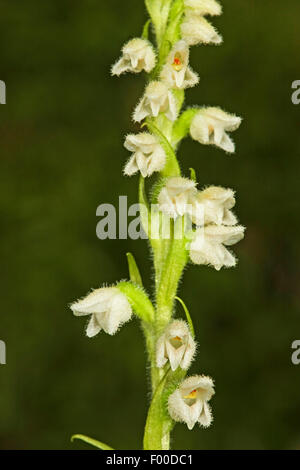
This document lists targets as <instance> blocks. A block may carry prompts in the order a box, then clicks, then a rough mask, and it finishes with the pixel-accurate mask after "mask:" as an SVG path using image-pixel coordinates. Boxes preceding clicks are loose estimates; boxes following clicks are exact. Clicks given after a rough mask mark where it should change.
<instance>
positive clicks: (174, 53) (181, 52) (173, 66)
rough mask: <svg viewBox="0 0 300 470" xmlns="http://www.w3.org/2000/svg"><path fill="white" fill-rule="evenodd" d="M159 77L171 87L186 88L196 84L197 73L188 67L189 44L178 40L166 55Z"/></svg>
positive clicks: (197, 79)
mask: <svg viewBox="0 0 300 470" xmlns="http://www.w3.org/2000/svg"><path fill="white" fill-rule="evenodd" d="M160 79H161V80H162V81H163V82H165V83H167V85H168V86H170V87H171V88H180V89H183V88H188V87H192V86H194V85H197V83H198V82H199V77H198V75H197V74H196V73H195V72H194V71H193V70H192V69H191V68H190V67H189V46H188V44H187V43H186V42H185V41H184V40H181V41H178V42H177V43H176V44H175V45H174V47H173V49H172V50H171V52H170V54H169V55H168V57H167V60H166V63H165V65H164V67H163V69H162V71H161V74H160Z"/></svg>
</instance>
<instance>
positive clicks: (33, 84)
mask: <svg viewBox="0 0 300 470" xmlns="http://www.w3.org/2000/svg"><path fill="white" fill-rule="evenodd" d="M223 5H224V15H223V16H221V17H220V18H216V19H214V20H213V22H214V24H215V25H216V26H217V27H218V29H219V30H220V32H221V33H222V34H223V36H224V40H225V42H224V45H223V46H222V47H197V48H193V50H192V54H191V62H192V65H193V67H194V69H195V70H196V71H197V72H199V74H200V76H201V82H200V86H198V87H197V88H195V89H193V90H191V91H188V93H187V104H209V105H220V106H222V107H223V108H224V109H226V110H227V111H231V112H235V113H236V114H238V115H241V116H243V117H244V122H243V125H242V127H241V129H240V130H239V131H238V132H236V133H235V135H234V139H235V141H236V144H237V153H236V155H234V156H227V155H225V154H224V153H222V152H221V151H219V150H217V149H215V148H208V147H203V146H200V145H198V144H197V143H195V142H193V141H191V140H186V141H185V142H184V143H183V145H182V146H181V148H180V159H181V163H182V168H183V171H184V173H185V174H186V175H188V169H189V167H194V168H195V169H196V171H197V175H198V179H199V181H200V186H201V185H207V184H219V185H224V186H228V187H233V188H235V189H236V191H237V208H236V210H237V213H238V215H239V217H240V220H241V222H242V223H243V224H244V225H246V226H247V234H246V238H245V240H244V241H243V242H241V243H240V244H239V245H238V246H237V248H236V250H235V251H236V253H237V254H238V257H239V260H240V261H239V265H238V267H237V269H235V270H223V271H221V272H219V273H218V272H216V271H214V270H212V269H210V268H206V267H196V266H193V267H190V269H189V270H188V271H187V272H186V273H185V277H184V282H183V283H182V285H181V288H180V295H181V297H182V298H183V299H184V300H185V301H186V303H187V305H188V306H189V308H190V311H191V314H192V316H193V319H194V322H195V327H196V331H197V336H198V340H199V343H200V347H199V355H198V357H197V360H196V361H195V363H194V364H193V367H192V371H191V372H193V373H196V372H200V373H206V374H209V375H211V376H212V377H214V378H215V381H216V391H217V393H216V396H215V398H214V400H213V410H214V416H215V422H214V425H213V426H212V427H211V428H210V429H208V430H201V429H195V430H194V431H193V432H189V431H188V430H187V428H186V427H185V426H183V425H178V426H177V427H176V429H175V432H174V434H173V447H174V448H176V449H186V448H188V449H205V448H207V449H214V448H220V449H229V448H230V449H232V448H234V449H241V448H258V449H267V448H268V449H276V448H285V449H289V448H299V447H300V366H298V367H297V366H294V365H292V363H291V352H292V350H291V343H292V341H293V340H295V339H300V315H299V306H300V297H299V294H300V291H299V277H300V268H299V256H300V253H299V228H300V224H299V171H300V158H299V157H300V151H299V148H300V147H299V144H300V142H299V130H300V127H299V125H300V105H299V106H298V107H297V106H294V105H293V104H292V103H291V83H292V81H293V80H296V79H300V71H299V47H300V38H299V16H300V3H299V0H287V1H285V2H281V1H278V0H277V1H275V0H263V1H262V0H243V1H241V0H223ZM0 7H1V17H0V44H1V51H0V62H1V76H0V79H2V80H4V81H5V82H6V84H7V104H6V105H5V106H4V105H2V106H0V152H1V153H0V160H1V173H0V178H1V198H0V205H1V244H0V253H1V268H2V269H1V284H0V285H1V297H0V298H1V313H0V338H1V339H3V340H5V341H6V343H7V365H5V366H0V447H1V448H3V449H10V448H17V449H40V448H43V449H54V448H57V449H70V448H86V446H85V445H83V444H80V443H74V444H70V436H71V434H73V433H76V432H81V433H85V434H88V435H91V436H94V437H97V438H99V439H101V440H104V441H106V442H107V443H109V444H110V445H112V446H113V447H116V448H121V449H132V448H138V447H141V441H142V433H143V425H144V421H145V416H146V409H147V398H146V397H147V396H148V385H147V376H146V373H145V356H144V344H143V338H142V335H141V334H140V329H139V326H138V325H137V322H135V321H132V322H131V323H130V324H128V325H127V326H126V327H124V328H123V329H122V330H121V331H120V333H119V334H118V335H116V336H115V337H114V338H112V337H109V336H107V335H105V334H101V335H99V336H98V337H96V338H95V339H94V340H90V339H87V338H86V337H85V336H84V334H83V329H84V324H85V323H84V321H81V320H80V319H75V318H72V315H71V312H70V310H69V309H68V307H67V306H68V304H69V303H70V302H71V301H73V300H75V299H76V298H78V297H80V296H82V295H84V294H85V293H87V291H88V290H89V289H90V288H91V287H98V286H100V285H101V284H102V283H104V282H107V283H113V282H114V281H115V280H118V279H122V278H126V277H127V266H126V257H125V253H126V252H127V251H132V252H133V253H134V254H135V256H136V259H137V261H138V263H139V265H140V267H141V271H142V274H143V277H144V279H145V283H146V285H147V287H149V288H151V276H152V273H151V263H150V257H149V254H148V253H147V254H146V242H144V241H132V240H124V241H100V240H98V239H97V238H96V234H95V227H96V223H97V218H96V215H95V213H96V208H97V206H98V205H99V204H101V203H103V202H109V203H113V204H117V202H118V195H126V194H128V196H129V203H130V204H131V203H134V202H136V188H137V178H136V177H133V178H130V179H129V178H124V177H123V176H122V167H123V165H124V162H125V160H126V159H127V158H128V152H127V151H126V150H125V149H124V148H123V146H122V143H123V136H124V134H125V133H128V132H130V131H135V130H136V129H137V128H135V127H134V126H133V124H132V123H131V120H130V115H131V112H132V110H133V107H134V105H135V103H136V102H137V100H138V98H139V97H140V96H141V93H142V90H143V87H144V77H143V76H132V75H128V76H124V77H122V78H120V79H116V78H110V74H109V70H110V65H111V63H112V62H113V61H114V60H115V59H116V58H117V57H118V56H119V51H120V47H121V46H122V44H123V43H124V42H125V41H126V40H127V39H129V38H130V37H132V36H134V35H139V34H140V32H141V28H142V25H143V22H144V21H145V18H146V16H145V10H144V6H143V1H142V0H127V1H121V0H109V1H104V0H85V1H81V0H55V1H54V0H52V1H38V0H26V1H22V2H21V1H17V0H5V1H0ZM178 315H181V311H180V309H179V308H178Z"/></svg>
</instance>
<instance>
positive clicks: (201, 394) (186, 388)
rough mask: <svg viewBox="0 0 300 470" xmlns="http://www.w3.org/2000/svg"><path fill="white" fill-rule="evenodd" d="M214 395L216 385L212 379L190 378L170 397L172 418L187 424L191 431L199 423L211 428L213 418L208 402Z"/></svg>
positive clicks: (169, 406) (203, 376) (203, 377)
mask: <svg viewBox="0 0 300 470" xmlns="http://www.w3.org/2000/svg"><path fill="white" fill-rule="evenodd" d="M214 393H215V391H214V384H213V381H212V379H211V378H210V377H207V376H205V375H194V376H192V377H188V378H187V379H185V380H184V381H183V382H182V383H181V384H180V385H179V387H178V388H177V390H175V392H174V393H172V394H171V395H170V396H169V400H168V410H169V414H170V416H171V418H172V419H174V421H178V422H182V423H186V424H187V427H188V428H189V429H190V430H191V429H193V427H194V426H195V424H196V423H197V422H198V423H199V424H200V425H201V426H203V427H204V428H207V427H209V426H210V425H211V423H212V420H213V418H212V414H211V409H210V406H209V404H208V402H209V400H210V399H211V397H212V396H213V395H214Z"/></svg>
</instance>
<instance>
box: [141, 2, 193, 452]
mask: <svg viewBox="0 0 300 470" xmlns="http://www.w3.org/2000/svg"><path fill="white" fill-rule="evenodd" d="M171 4H172V8H171ZM146 6H147V9H148V11H149V14H150V17H151V21H152V23H153V25H154V29H155V34H156V42H157V46H158V57H159V60H158V65H157V67H156V69H155V71H154V72H153V75H152V79H157V78H158V77H159V73H160V69H161V66H162V65H163V63H164V61H165V59H166V56H167V54H168V53H169V51H170V49H171V47H172V46H173V44H174V43H175V42H176V41H177V40H178V34H177V32H176V31H177V30H178V27H179V26H178V25H179V22H180V18H181V16H182V11H183V8H182V6H183V2H182V0H175V1H174V2H173V1H172V0H146ZM170 8H171V10H170ZM174 96H175V97H176V101H177V107H178V114H179V113H180V110H181V107H182V105H183V102H184V91H182V90H179V91H178V92H177V93H176V91H174ZM175 125H176V124H175ZM147 127H148V128H149V131H150V132H152V133H153V134H155V135H157V136H158V138H159V140H160V143H161V145H162V147H163V148H164V150H165V152H166V155H167V163H166V166H165V168H164V170H163V172H162V173H161V176H163V177H164V178H169V177H171V176H180V174H181V172H180V167H179V164H178V160H177V157H176V153H175V151H174V148H173V147H172V145H171V143H170V141H171V139H172V137H173V127H174V123H172V122H171V121H169V120H168V119H167V118H166V117H165V116H163V115H160V116H158V118H156V119H147ZM139 193H140V202H143V203H145V204H146V205H147V198H146V195H145V191H144V181H143V180H142V179H141V181H140V190H139ZM142 218H143V220H144V223H145V224H146V223H148V225H149V223H151V220H150V217H149V214H148V218H147V216H146V215H144V216H143V217H142ZM183 222H184V221H183V219H182V218H181V217H180V218H178V219H177V221H176V222H175V223H174V224H172V230H171V234H170V235H171V237H170V238H169V239H164V238H163V236H162V235H163V234H162V233H161V231H160V236H159V240H153V239H151V230H150V229H149V226H148V235H149V239H150V243H151V247H152V251H153V258H154V269H155V297H156V311H155V320H154V322H153V323H152V324H151V326H150V325H144V331H145V336H146V344H147V349H148V354H149V359H150V363H151V384H152V401H151V405H150V408H149V411H148V416H147V421H146V426H145V434H144V449H148V450H168V449H169V447H170V431H171V429H172V427H173V424H172V420H171V419H170V417H169V415H168V412H167V388H166V387H167V384H168V382H169V380H172V379H175V378H176V377H177V375H176V373H172V371H170V370H168V371H167V372H166V371H165V368H163V369H159V368H157V367H156V342H157V339H158V338H159V336H160V335H161V334H162V332H163V330H164V328H165V327H166V325H167V324H168V323H169V322H170V320H171V318H172V314H173V306H174V301H175V296H176V293H177V289H178V283H179V281H180V278H181V276H182V272H183V270H184V267H185V265H186V263H187V251H186V240H185V238H184V236H183V235H182V237H181V238H179V239H176V237H175V233H176V229H177V228H178V226H180V225H182V224H183ZM162 223H163V215H161V216H160V219H159V225H160V228H161V227H162ZM183 228H184V227H183ZM149 328H150V329H149Z"/></svg>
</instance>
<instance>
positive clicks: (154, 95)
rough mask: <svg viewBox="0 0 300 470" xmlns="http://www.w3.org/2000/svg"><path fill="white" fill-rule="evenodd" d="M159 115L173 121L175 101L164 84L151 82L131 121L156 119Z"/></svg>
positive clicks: (175, 107) (175, 113) (175, 115)
mask: <svg viewBox="0 0 300 470" xmlns="http://www.w3.org/2000/svg"><path fill="white" fill-rule="evenodd" d="M159 113H165V114H166V116H167V118H168V119H170V121H175V119H176V117H177V106H176V100H175V97H174V96H173V93H172V92H171V90H169V88H168V87H167V85H166V84H165V83H163V82H159V81H153V82H150V83H149V85H148V86H147V88H146V90H145V94H144V96H143V97H142V99H141V101H140V102H139V104H138V105H137V107H136V108H135V111H134V114H133V120H134V121H136V122H140V121H142V120H143V119H145V118H146V117H147V116H150V117H157V116H158V115H159Z"/></svg>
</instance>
